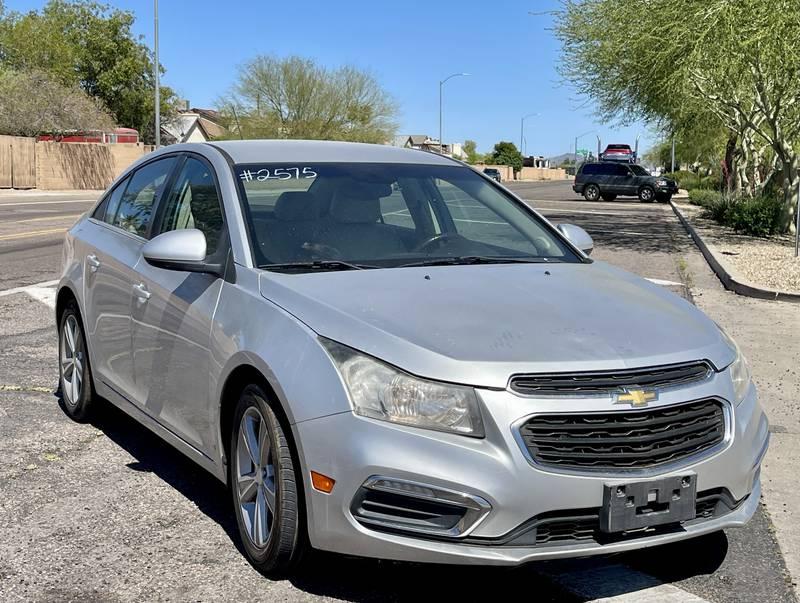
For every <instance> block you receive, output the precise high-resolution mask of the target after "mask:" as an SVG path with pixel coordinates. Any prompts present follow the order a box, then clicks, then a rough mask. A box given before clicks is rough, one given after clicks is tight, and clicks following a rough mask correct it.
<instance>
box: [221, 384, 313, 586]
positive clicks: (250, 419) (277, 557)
mask: <svg viewBox="0 0 800 603" xmlns="http://www.w3.org/2000/svg"><path fill="white" fill-rule="evenodd" d="M267 400H268V396H267V395H266V394H265V392H264V390H263V389H261V387H259V386H258V385H248V386H247V387H246V388H245V389H244V391H243V392H242V395H241V397H240V398H239V402H238V404H237V406H236V412H235V414H234V421H233V428H232V430H231V445H230V463H229V464H230V467H229V483H230V489H231V494H232V496H233V506H234V509H235V513H236V523H237V524H238V527H239V537H240V538H241V541H242V545H243V547H244V550H245V553H246V555H247V557H248V559H249V560H250V562H251V563H252V564H253V566H255V567H256V569H258V570H259V571H261V572H263V573H264V574H267V575H269V576H274V577H280V576H283V575H285V574H287V573H288V572H289V571H290V570H291V569H292V568H294V567H295V565H296V564H297V562H298V561H299V560H300V558H301V556H302V554H303V552H304V549H305V546H306V544H305V538H304V534H305V532H304V527H305V526H304V522H303V516H302V513H301V510H300V501H299V499H298V492H299V491H300V488H299V487H298V483H297V480H299V479H300V478H299V472H297V471H296V470H295V466H294V462H293V460H292V450H291V447H290V446H291V444H290V443H289V441H288V439H287V438H286V434H285V433H284V431H283V428H282V426H281V424H280V421H279V420H278V417H277V416H276V415H275V413H274V412H273V410H272V408H271V407H270V403H269V402H268V401H267Z"/></svg>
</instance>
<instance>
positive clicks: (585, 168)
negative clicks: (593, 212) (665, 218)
mask: <svg viewBox="0 0 800 603" xmlns="http://www.w3.org/2000/svg"><path fill="white" fill-rule="evenodd" d="M572 190H574V191H575V192H576V193H578V194H579V195H583V196H584V197H585V198H586V200H587V201H598V200H599V199H603V201H613V200H614V199H616V198H617V196H620V195H622V196H630V197H638V198H639V200H640V201H642V202H644V203H649V202H651V201H660V202H662V203H668V202H669V201H670V199H672V195H674V194H675V193H677V192H678V185H677V183H676V182H675V181H674V180H672V179H671V178H663V177H660V176H652V175H651V174H650V172H648V171H647V170H646V169H644V168H643V167H642V166H640V165H637V164H630V165H628V164H624V163H617V162H613V161H600V162H591V163H584V164H583V165H581V166H580V168H579V169H578V173H577V175H576V176H575V182H574V183H573V185H572Z"/></svg>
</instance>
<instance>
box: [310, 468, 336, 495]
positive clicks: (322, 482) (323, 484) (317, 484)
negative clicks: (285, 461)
mask: <svg viewBox="0 0 800 603" xmlns="http://www.w3.org/2000/svg"><path fill="white" fill-rule="evenodd" d="M334 484H336V480H335V479H333V478H332V477H328V476H327V475H322V474H321V473H317V472H316V471H312V472H311V485H312V486H314V489H315V490H319V491H320V492H324V493H325V494H330V493H331V491H332V490H333V486H334Z"/></svg>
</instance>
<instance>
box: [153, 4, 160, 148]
mask: <svg viewBox="0 0 800 603" xmlns="http://www.w3.org/2000/svg"><path fill="white" fill-rule="evenodd" d="M153 3H154V17H153V26H154V29H155V44H154V46H155V63H154V65H153V72H154V74H155V84H156V107H155V108H156V148H158V147H160V146H161V90H160V79H161V74H160V73H159V68H158V67H159V65H158V0H153Z"/></svg>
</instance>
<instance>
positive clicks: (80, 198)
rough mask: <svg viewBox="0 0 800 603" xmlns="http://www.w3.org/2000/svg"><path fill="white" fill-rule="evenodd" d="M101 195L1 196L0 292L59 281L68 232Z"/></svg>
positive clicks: (87, 193) (83, 192)
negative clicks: (64, 244) (55, 279)
mask: <svg viewBox="0 0 800 603" xmlns="http://www.w3.org/2000/svg"><path fill="white" fill-rule="evenodd" d="M97 196H98V193H96V192H94V191H81V192H79V193H77V194H76V193H68V194H42V193H36V192H25V193H19V194H15V195H14V194H9V193H8V192H7V191H6V192H2V194H0V267H1V268H0V291H2V290H4V289H10V288H12V287H19V286H22V285H30V284H34V283H39V282H42V281H48V280H51V279H54V278H56V276H55V275H56V274H57V273H58V269H59V261H60V259H61V242H62V241H63V238H64V232H65V231H66V230H67V228H69V227H70V226H71V225H72V224H74V223H75V221H76V220H77V219H78V217H79V216H80V215H81V214H82V213H83V212H85V211H86V210H87V209H89V207H91V206H92V204H93V203H94V201H95V199H97Z"/></svg>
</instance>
